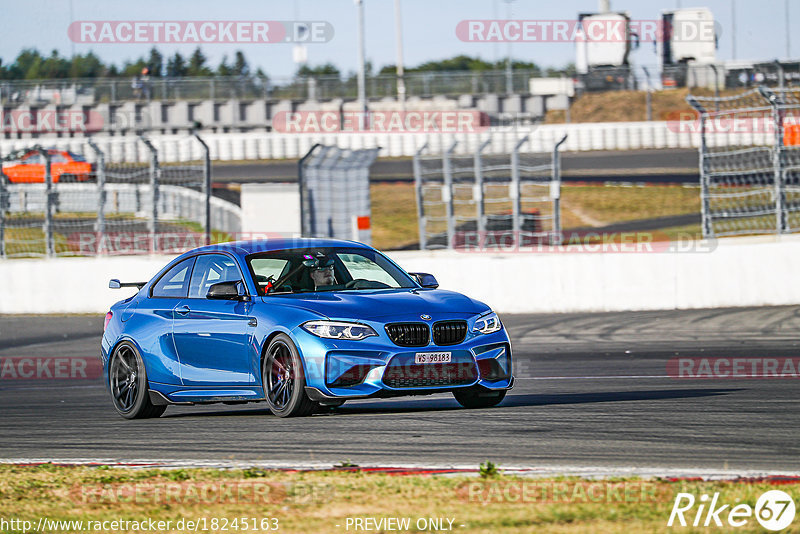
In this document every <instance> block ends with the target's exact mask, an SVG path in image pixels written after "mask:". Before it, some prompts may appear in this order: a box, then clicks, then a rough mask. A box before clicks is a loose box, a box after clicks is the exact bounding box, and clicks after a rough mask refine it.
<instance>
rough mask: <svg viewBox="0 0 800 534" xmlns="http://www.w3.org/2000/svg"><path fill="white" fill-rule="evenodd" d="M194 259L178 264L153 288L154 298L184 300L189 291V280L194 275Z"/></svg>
mask: <svg viewBox="0 0 800 534" xmlns="http://www.w3.org/2000/svg"><path fill="white" fill-rule="evenodd" d="M194 260H195V259H194V258H187V259H185V260H183V261H182V262H180V263H178V264H176V265H175V266H174V267H173V268H172V269H170V270H169V271H167V273H166V274H165V275H164V276H162V277H161V278H160V279H159V281H158V282H156V284H155V285H154V286H153V291H152V293H151V294H152V296H154V297H170V298H184V297H186V294H187V293H188V291H189V278H190V277H191V275H192V265H194Z"/></svg>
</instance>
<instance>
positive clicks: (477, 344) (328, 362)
mask: <svg viewBox="0 0 800 534" xmlns="http://www.w3.org/2000/svg"><path fill="white" fill-rule="evenodd" d="M292 333H293V335H294V337H295V338H296V341H297V342H298V349H299V350H300V352H301V354H302V357H303V361H304V366H305V369H304V371H305V382H306V392H307V394H308V395H309V397H310V398H311V399H312V400H316V401H323V402H324V401H333V400H346V399H357V398H368V397H391V396H400V395H418V394H427V393H438V392H443V391H453V390H454V389H458V388H465V387H473V386H479V387H480V388H482V389H486V390H507V389H511V388H512V387H513V383H514V377H513V365H512V354H511V343H510V341H509V339H508V336H507V334H506V332H505V330H504V329H503V330H500V331H498V332H495V333H493V334H481V335H472V334H470V335H468V336H467V338H466V339H465V340H464V341H463V342H462V343H459V344H457V345H447V346H437V345H433V344H431V345H427V346H424V347H400V346H397V345H395V344H394V343H393V342H392V341H391V340H389V339H388V337H387V336H386V335H385V333H383V332H381V334H382V335H381V334H379V336H377V337H370V338H367V339H364V340H361V341H342V340H332V339H322V338H319V337H316V336H314V335H312V334H310V333H308V332H306V331H305V330H303V329H302V328H298V329H296V330H295V331H293V332H292ZM417 353H450V354H449V355H450V359H451V361H450V362H449V363H442V364H439V363H434V364H431V363H427V364H416V363H415V355H416V354H417Z"/></svg>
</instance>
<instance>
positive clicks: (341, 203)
mask: <svg viewBox="0 0 800 534" xmlns="http://www.w3.org/2000/svg"><path fill="white" fill-rule="evenodd" d="M379 150H380V148H367V149H361V150H345V149H340V148H337V147H334V146H324V145H320V144H317V145H314V146H313V147H312V148H311V150H309V151H308V153H307V154H306V155H305V156H304V157H303V158H302V159H301V160H300V162H299V164H298V182H299V187H300V205H301V207H300V212H301V213H300V219H301V224H302V235H303V236H305V237H330V238H337V239H353V240H355V241H360V242H362V243H370V242H371V241H372V232H371V229H370V226H371V225H370V215H371V207H370V191H369V168H370V166H371V165H372V163H373V162H374V161H375V158H377V157H378V151H379Z"/></svg>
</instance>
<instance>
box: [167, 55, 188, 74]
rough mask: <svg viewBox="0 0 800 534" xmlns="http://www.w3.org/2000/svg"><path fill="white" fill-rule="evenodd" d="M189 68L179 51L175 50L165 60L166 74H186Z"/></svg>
mask: <svg viewBox="0 0 800 534" xmlns="http://www.w3.org/2000/svg"><path fill="white" fill-rule="evenodd" d="M188 72H189V68H188V67H187V66H186V60H185V59H184V58H183V56H182V55H180V53H178V52H175V55H174V56H172V57H171V58H169V59H168V60H167V76H173V77H178V76H186V74H187V73H188Z"/></svg>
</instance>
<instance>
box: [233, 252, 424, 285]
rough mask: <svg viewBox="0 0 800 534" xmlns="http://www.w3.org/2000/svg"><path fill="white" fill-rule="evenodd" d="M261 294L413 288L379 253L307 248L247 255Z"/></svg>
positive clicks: (407, 278) (404, 274) (399, 270)
mask: <svg viewBox="0 0 800 534" xmlns="http://www.w3.org/2000/svg"><path fill="white" fill-rule="evenodd" d="M247 263H248V265H249V267H250V272H251V273H252V275H253V280H254V281H255V283H256V287H258V292H259V294H261V295H266V294H278V293H298V292H317V291H355V290H362V289H388V288H399V287H416V284H414V282H413V280H411V278H410V277H409V276H408V275H407V274H406V273H405V272H403V271H402V270H401V269H399V268H398V267H397V266H396V265H394V264H393V263H392V262H391V261H389V260H388V259H387V258H386V257H384V256H383V255H382V254H380V253H379V252H376V251H373V250H369V249H361V248H324V247H323V248H307V249H291V250H280V251H274V252H265V253H261V254H253V255H251V256H248V258H247Z"/></svg>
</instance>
